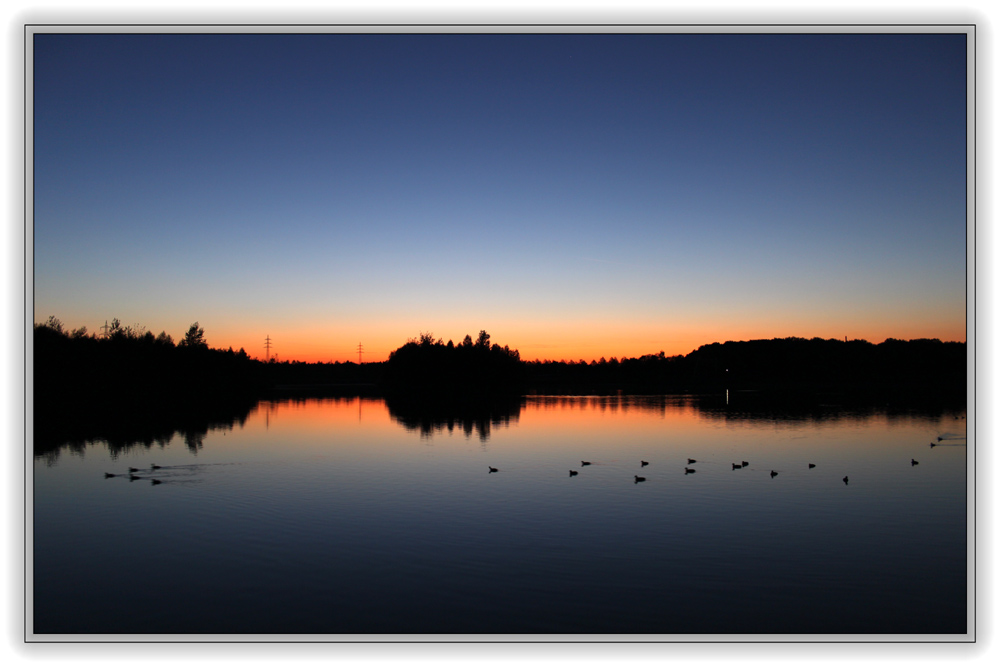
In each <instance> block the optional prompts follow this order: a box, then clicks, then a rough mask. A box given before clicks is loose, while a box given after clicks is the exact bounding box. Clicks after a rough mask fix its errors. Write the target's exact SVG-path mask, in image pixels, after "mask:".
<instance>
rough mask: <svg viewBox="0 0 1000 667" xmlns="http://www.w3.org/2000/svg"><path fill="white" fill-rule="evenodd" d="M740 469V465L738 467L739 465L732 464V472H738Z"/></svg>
mask: <svg viewBox="0 0 1000 667" xmlns="http://www.w3.org/2000/svg"><path fill="white" fill-rule="evenodd" d="M742 467H743V466H741V465H740V464H738V463H734V464H733V470H739V469H740V468H742Z"/></svg>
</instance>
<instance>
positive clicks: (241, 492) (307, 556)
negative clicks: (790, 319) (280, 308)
mask: <svg viewBox="0 0 1000 667" xmlns="http://www.w3.org/2000/svg"><path fill="white" fill-rule="evenodd" d="M391 408H393V406H391V405H387V404H386V402H385V401H383V400H382V399H368V398H364V399H362V398H339V399H332V398H328V399H305V400H297V401H291V400H288V401H265V402H261V403H259V404H258V405H257V406H256V407H255V408H254V409H253V410H251V412H250V413H249V415H248V416H246V417H245V419H244V418H241V419H237V420H236V421H235V422H234V423H233V424H232V425H231V426H223V427H220V428H214V429H210V430H209V431H208V432H207V433H204V434H186V435H183V434H175V435H174V436H173V437H170V438H163V439H161V440H160V441H157V442H152V443H146V444H134V445H126V446H122V445H121V444H117V445H115V446H109V444H108V443H106V442H102V441H97V442H90V443H87V444H85V445H82V446H81V445H79V444H78V445H77V446H76V447H74V448H63V449H59V450H55V451H51V452H48V453H46V454H44V455H38V456H36V457H35V460H34V493H33V498H32V503H33V514H34V521H33V535H32V538H33V539H32V541H29V547H31V548H32V549H33V562H32V563H31V566H32V569H33V571H32V572H31V573H30V578H29V583H30V584H33V598H29V599H31V601H32V602H33V614H34V616H33V618H34V632H35V633H36V634H48V633H57V634H64V633H65V634H75V633H100V634H120V633H142V634H163V633H185V634H190V633H197V634H200V633H210V634H213V635H220V634H228V633H255V634H275V633H293V634H303V633H321V634H343V633H346V634H352V635H356V634H367V633H389V634H409V633H435V634H456V633H476V634H480V635H493V634H496V633H517V634H533V633H543V634H546V635H559V634H577V633H588V634H620V633H624V634H628V635H640V634H643V635H645V634H655V635H686V636H690V635H700V634H705V633H709V634H728V635H733V634H749V633H754V634H758V633H766V634H782V635H783V634H792V633H809V634H812V635H817V634H828V633H838V634H839V633H849V634H867V633H875V634H892V635H894V634H898V633H906V634H910V633H921V634H934V635H937V634H949V635H951V634H959V635H961V634H964V633H966V632H967V620H968V621H969V622H970V623H971V616H969V618H968V619H967V606H968V602H969V600H970V599H971V595H970V594H969V593H968V590H967V589H968V577H967V575H968V560H969V559H968V556H969V553H968V542H969V539H968V534H967V510H968V508H967V488H966V483H967V471H968V468H967V456H968V452H967V450H966V439H965V437H966V417H965V414H964V413H955V412H944V413H941V412H938V413H902V414H889V413H887V412H885V411H884V410H882V411H879V410H863V411H854V412H850V411H844V410H838V409H836V408H832V407H831V408H828V409H824V410H822V411H821V412H819V413H813V414H809V415H794V414H793V415H787V414H764V413H753V412H741V411H737V410H734V409H732V408H731V407H726V406H725V404H724V403H721V404H717V405H716V407H714V408H708V407H704V405H702V404H699V403H698V402H696V401H694V399H692V398H690V397H676V396H655V397H640V396H611V397H570V396H559V397H539V396H528V397H525V398H523V399H522V401H521V403H520V405H518V406H515V407H514V408H513V409H507V410H500V411H498V412H495V413H494V414H492V415H489V416H487V417H481V418H466V419H462V418H457V419H455V418H452V419H451V421H450V422H449V419H448V418H447V417H442V416H440V415H435V416H433V417H429V416H426V417H422V416H421V415H420V414H419V413H406V414H402V413H400V412H399V411H398V409H391ZM938 438H941V440H938ZM931 442H934V443H935V444H936V446H934V447H931V446H930V443H931ZM689 458H690V459H695V460H696V461H697V462H696V463H691V464H689V463H688V459H689ZM913 459H915V460H916V461H918V462H919V463H918V464H917V465H913V464H912V460H913ZM583 460H586V461H589V462H590V463H591V464H590V465H587V466H583V465H581V461H583ZM640 461H648V463H649V465H647V466H642V465H641V464H640ZM743 461H747V462H748V464H749V465H747V466H746V467H740V468H739V469H734V467H733V464H734V463H735V464H741V463H742V462H743ZM153 464H156V465H157V466H160V467H159V468H158V469H152V468H151V466H152V465H153ZM809 464H814V465H815V467H813V468H810V467H809ZM491 466H492V467H494V468H496V469H497V472H493V473H491V472H489V468H490V467H491ZM129 467H134V468H137V469H138V472H136V473H135V475H136V476H138V477H140V478H141V479H136V480H130V479H129V478H128V468H129ZM685 468H689V469H692V470H694V471H696V472H693V473H685ZM570 470H574V471H577V472H578V474H577V475H574V476H571V475H570V472H569V471H570ZM772 471H774V472H777V473H778V474H777V475H775V476H773V475H772ZM105 473H112V474H115V475H116V476H115V477H110V478H107V477H105ZM636 475H641V476H642V477H644V478H645V481H641V482H638V481H637V480H636V479H635V476H636ZM845 476H847V477H848V482H847V483H845V482H844V481H843V478H844V477H845ZM153 480H157V481H158V482H160V483H154V481H153ZM29 558H30V556H29ZM29 612H30V608H29ZM968 631H971V626H969V628H968Z"/></svg>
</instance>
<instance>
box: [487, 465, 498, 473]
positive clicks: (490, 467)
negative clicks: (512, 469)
mask: <svg viewBox="0 0 1000 667" xmlns="http://www.w3.org/2000/svg"><path fill="white" fill-rule="evenodd" d="M487 467H488V468H489V469H490V472H497V469H496V468H494V467H493V466H487Z"/></svg>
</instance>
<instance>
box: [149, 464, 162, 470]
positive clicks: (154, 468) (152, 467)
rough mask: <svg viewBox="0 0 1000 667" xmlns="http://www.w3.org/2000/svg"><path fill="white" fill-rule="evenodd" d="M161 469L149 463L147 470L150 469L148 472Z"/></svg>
mask: <svg viewBox="0 0 1000 667" xmlns="http://www.w3.org/2000/svg"><path fill="white" fill-rule="evenodd" d="M162 467H163V466H158V465H156V464H155V463H151V464H149V469H150V470H159V469H160V468H162Z"/></svg>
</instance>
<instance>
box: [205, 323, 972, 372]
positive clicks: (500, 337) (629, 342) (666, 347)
mask: <svg viewBox="0 0 1000 667" xmlns="http://www.w3.org/2000/svg"><path fill="white" fill-rule="evenodd" d="M483 328H485V329H486V331H487V332H488V333H489V334H490V340H491V342H492V343H495V344H499V345H501V346H503V345H507V346H509V347H510V348H511V349H516V350H518V351H519V352H520V356H521V359H522V360H524V361H536V360H539V361H579V360H583V361H586V362H588V363H589V362H591V361H598V360H600V359H601V358H602V357H603V358H605V359H608V360H610V359H611V358H613V357H614V358H617V359H624V358H637V357H641V356H643V355H649V354H654V355H655V354H658V353H659V352H660V351H661V350H662V351H663V353H664V354H665V355H666V356H668V357H669V356H676V355H682V356H683V355H686V354H689V353H691V352H693V351H694V350H696V349H698V348H699V347H701V346H702V345H710V344H712V343H725V342H727V341H745V340H761V339H771V338H791V337H795V338H806V339H811V338H822V339H836V340H843V339H844V338H845V336H846V337H847V338H848V339H850V340H855V339H860V340H867V341H868V342H870V343H874V344H878V343H881V342H882V341H884V340H886V339H887V338H896V339H902V340H911V339H917V338H937V339H939V340H942V341H945V342H951V341H957V342H965V341H966V331H965V328H964V327H957V326H948V325H947V324H942V325H936V324H934V323H931V324H930V325H928V326H925V327H919V328H918V327H899V328H895V329H894V328H891V327H886V326H877V327H864V326H857V325H851V326H842V327H835V326H831V327H814V326H810V327H794V328H792V327H790V328H787V329H786V328H784V327H782V326H777V325H772V326H741V327H728V328H723V327H709V326H704V327H685V328H681V327H678V328H675V329H673V330H668V329H667V328H665V327H652V326H648V325H647V326H636V327H631V330H630V331H622V330H611V331H600V330H597V329H595V328H589V327H583V328H582V329H581V328H576V329H572V328H571V330H570V331H571V332H570V333H568V334H567V333H563V332H550V333H546V332H545V331H544V328H543V327H523V328H522V327H493V328H489V327H483ZM837 329H840V331H838V330H837ZM431 332H432V333H433V334H434V336H435V338H437V339H441V340H443V342H445V343H447V342H448V340H451V341H453V342H454V343H455V344H458V343H460V342H461V341H462V339H463V338H464V336H465V335H466V333H467V334H468V335H470V336H472V337H473V338H475V337H476V335H477V334H478V332H479V329H476V330H475V331H471V330H470V331H466V332H465V333H462V334H456V335H454V336H451V335H439V334H438V333H437V332H436V331H431ZM420 333H421V330H417V331H413V332H412V333H408V334H407V333H401V334H398V335H391V334H372V335H367V336H365V335H356V336H354V337H353V338H347V337H346V336H343V335H341V336H331V335H325V334H324V333H323V332H320V331H316V330H311V331H310V330H306V331H295V330H291V329H288V330H285V331H280V330H278V331H275V332H272V333H269V334H266V335H268V336H270V339H271V356H272V357H276V358H277V359H278V361H298V362H305V363H327V362H341V363H344V362H352V363H357V362H358V345H359V343H360V344H361V345H362V353H361V360H362V362H364V363H368V362H382V361H386V360H387V359H388V358H389V354H390V353H391V352H392V351H394V350H396V349H398V348H399V347H401V346H403V345H404V344H406V342H407V341H408V340H410V339H413V338H416V337H417V336H418V335H419V334H420ZM206 337H207V338H208V342H209V345H210V346H211V347H213V348H219V349H227V348H229V347H232V348H233V349H234V350H239V349H240V348H243V349H244V350H245V351H246V353H247V354H248V355H249V356H251V357H255V358H258V359H261V360H263V359H265V357H266V350H265V347H264V341H265V336H264V335H259V336H257V335H255V336H247V335H245V334H243V333H236V332H226V333H224V334H223V335H215V336H212V335H211V334H210V332H208V333H207V334H206ZM257 339H259V341H258V340H257ZM251 340H252V341H253V342H251ZM258 343H259V344H258Z"/></svg>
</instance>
